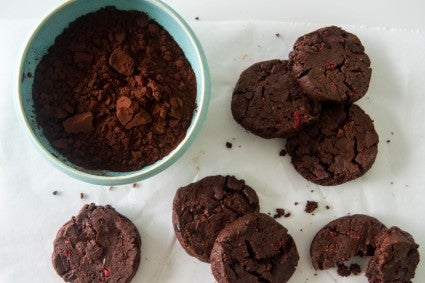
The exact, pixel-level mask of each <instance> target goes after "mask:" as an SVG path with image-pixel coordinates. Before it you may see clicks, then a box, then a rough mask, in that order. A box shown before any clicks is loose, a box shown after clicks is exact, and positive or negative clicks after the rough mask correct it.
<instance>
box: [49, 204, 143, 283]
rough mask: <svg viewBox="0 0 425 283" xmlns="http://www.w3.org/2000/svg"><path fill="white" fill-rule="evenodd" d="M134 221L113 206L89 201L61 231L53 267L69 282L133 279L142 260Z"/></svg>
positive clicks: (54, 251) (55, 248) (81, 282)
mask: <svg viewBox="0 0 425 283" xmlns="http://www.w3.org/2000/svg"><path fill="white" fill-rule="evenodd" d="M140 247H141V240H140V236H139V232H138V231H137V228H136V227H135V226H134V224H133V223H132V222H131V221H130V220H129V219H127V218H126V217H124V216H122V215H121V214H119V213H118V212H116V211H115V209H114V208H112V207H111V206H109V205H107V206H96V205H95V204H93V203H92V204H90V205H85V206H84V207H83V208H82V209H81V211H80V213H79V214H78V215H77V216H75V217H72V219H71V220H70V221H68V222H67V223H65V224H64V225H63V226H62V228H61V229H60V230H59V231H58V234H57V236H56V239H55V241H54V249H53V255H52V263H53V267H54V268H55V269H56V272H57V273H58V274H59V275H60V276H61V277H62V278H63V280H64V281H66V282H74V283H86V282H105V283H106V282H122V283H124V282H130V280H131V279H132V278H133V276H134V274H135V273H136V271H137V269H138V267H139V263H140Z"/></svg>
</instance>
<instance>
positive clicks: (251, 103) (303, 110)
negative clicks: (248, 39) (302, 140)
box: [231, 60, 320, 138]
mask: <svg viewBox="0 0 425 283" xmlns="http://www.w3.org/2000/svg"><path fill="white" fill-rule="evenodd" d="M231 109H232V115H233V118H234V119H235V120H236V121H237V122H238V123H239V124H240V125H241V126H242V127H244V128H245V129H247V130H248V131H250V132H252V133H254V134H256V135H258V136H260V137H263V138H278V137H288V136H290V135H292V134H294V133H295V132H297V131H298V130H299V129H301V128H302V127H303V126H304V125H307V124H309V123H310V122H312V121H314V120H316V119H317V118H318V117H319V115H320V104H319V103H318V102H316V101H313V100H312V99H310V98H309V97H308V96H307V95H306V94H304V92H303V91H302V89H301V88H300V86H299V85H298V83H297V81H296V79H295V77H294V76H293V74H292V71H291V67H290V66H289V64H288V61H286V60H284V61H281V60H270V61H264V62H259V63H256V64H254V65H252V66H250V67H249V68H248V69H246V70H245V71H243V72H242V74H241V75H240V78H239V80H238V82H237V84H236V87H235V89H234V91H233V96H232V104H231Z"/></svg>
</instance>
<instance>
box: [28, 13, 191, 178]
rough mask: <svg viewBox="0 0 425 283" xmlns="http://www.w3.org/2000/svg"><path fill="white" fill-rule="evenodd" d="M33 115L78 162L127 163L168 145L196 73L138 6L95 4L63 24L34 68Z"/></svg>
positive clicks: (181, 133) (184, 122)
mask: <svg viewBox="0 0 425 283" xmlns="http://www.w3.org/2000/svg"><path fill="white" fill-rule="evenodd" d="M33 99H34V107H35V112H36V120H37V123H38V124H39V126H41V128H42V129H43V132H44V134H45V136H46V138H47V139H48V140H49V141H50V143H51V144H52V146H53V147H55V148H56V149H57V150H58V151H59V152H60V153H61V154H63V155H64V156H65V157H66V158H67V159H68V160H69V161H71V162H72V163H74V164H76V165H79V166H81V167H84V168H86V169H101V170H111V171H133V170H138V169H141V168H142V167H144V166H146V165H149V164H152V163H154V162H155V161H157V160H159V159H161V158H162V157H164V156H166V155H167V154H168V153H169V152H170V151H172V150H173V149H174V148H175V147H176V146H177V145H178V144H179V142H180V141H181V140H183V139H184V137H185V135H186V131H187V128H188V127H189V125H190V123H191V119H192V116H193V112H194V110H195V108H196V101H195V99H196V78H195V74H194V72H193V70H192V68H191V66H190V64H189V62H188V61H187V59H186V58H185V56H184V53H183V51H182V50H181V48H180V47H179V46H178V45H177V43H176V42H175V41H174V39H173V38H172V37H171V36H170V35H169V34H168V32H167V31H165V30H164V29H163V28H162V27H161V26H160V25H159V24H158V23H156V22H155V21H153V20H150V19H149V18H148V16H147V15H146V14H144V13H141V12H137V11H120V10H117V9H116V8H114V7H106V8H102V9H100V10H98V11H96V12H94V13H90V14H87V15H84V16H82V17H80V18H78V19H77V20H75V21H74V22H73V23H71V24H70V25H69V27H68V28H66V29H65V30H64V31H63V33H62V34H60V35H59V36H58V37H57V38H56V40H55V42H54V44H53V45H52V46H51V47H50V48H49V49H48V51H47V53H46V54H45V55H44V56H43V58H42V59H41V61H40V63H39V65H38V66H37V68H36V71H35V73H34V85H33Z"/></svg>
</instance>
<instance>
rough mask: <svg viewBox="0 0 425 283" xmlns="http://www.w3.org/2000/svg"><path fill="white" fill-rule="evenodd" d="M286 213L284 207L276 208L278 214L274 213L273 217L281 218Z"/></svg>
mask: <svg viewBox="0 0 425 283" xmlns="http://www.w3.org/2000/svg"><path fill="white" fill-rule="evenodd" d="M284 215H285V209H283V208H276V214H275V215H273V218H275V219H276V218H281V217H282V216H284Z"/></svg>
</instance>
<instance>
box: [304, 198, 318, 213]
mask: <svg viewBox="0 0 425 283" xmlns="http://www.w3.org/2000/svg"><path fill="white" fill-rule="evenodd" d="M318 207H319V205H318V204H317V201H312V200H308V201H307V202H306V204H305V208H304V211H305V212H307V213H313V212H314V211H315V210H316V209H317V208H318Z"/></svg>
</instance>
